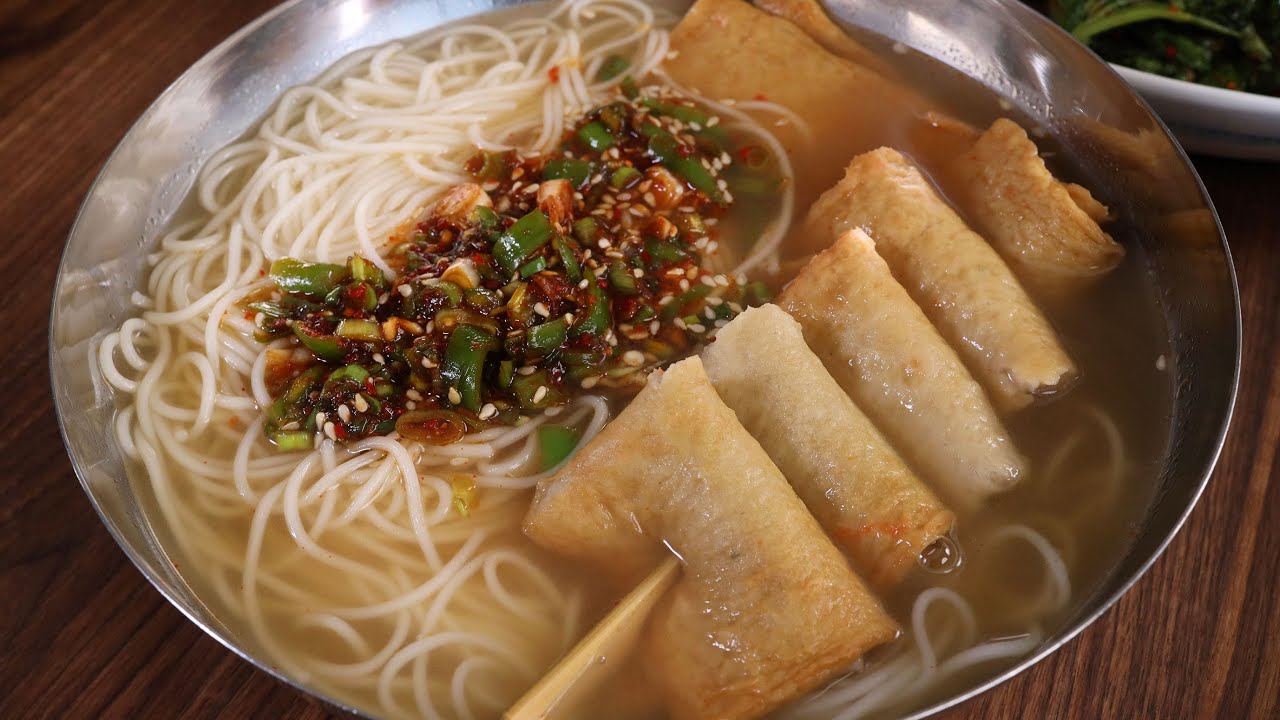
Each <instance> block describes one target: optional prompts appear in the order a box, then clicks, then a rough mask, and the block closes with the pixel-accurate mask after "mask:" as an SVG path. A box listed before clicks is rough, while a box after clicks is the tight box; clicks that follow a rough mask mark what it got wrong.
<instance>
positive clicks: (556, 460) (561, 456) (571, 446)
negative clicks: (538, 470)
mask: <svg viewBox="0 0 1280 720" xmlns="http://www.w3.org/2000/svg"><path fill="white" fill-rule="evenodd" d="M579 437H580V436H579V434H578V431H577V429H575V428H571V427H565V426H564V425H543V426H541V427H539V428H538V457H539V458H540V460H541V463H542V469H543V470H550V469H551V468H553V467H556V466H557V465H559V464H560V463H562V462H564V461H565V460H567V459H568V458H569V456H570V455H572V454H573V451H574V450H575V449H576V448H577V447H578V440H579Z"/></svg>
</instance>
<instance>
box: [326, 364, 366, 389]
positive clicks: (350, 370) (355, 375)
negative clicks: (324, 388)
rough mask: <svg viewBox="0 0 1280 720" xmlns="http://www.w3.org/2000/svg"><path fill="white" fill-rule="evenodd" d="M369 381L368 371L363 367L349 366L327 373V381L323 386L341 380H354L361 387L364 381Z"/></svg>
mask: <svg viewBox="0 0 1280 720" xmlns="http://www.w3.org/2000/svg"><path fill="white" fill-rule="evenodd" d="M368 379H369V371H368V370H365V369H364V368H363V367H361V366H359V365H356V364H351V365H343V366H342V367H340V368H338V369H337V370H334V371H333V372H331V373H329V379H328V380H326V381H325V383H324V384H325V385H331V384H334V383H339V382H342V381H343V380H354V381H355V383H356V384H357V385H363V384H364V381H365V380H368Z"/></svg>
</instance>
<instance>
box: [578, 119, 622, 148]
mask: <svg viewBox="0 0 1280 720" xmlns="http://www.w3.org/2000/svg"><path fill="white" fill-rule="evenodd" d="M578 139H579V140H581V141H582V143H583V144H584V145H586V146H587V147H589V148H591V149H592V150H595V151H596V152H602V151H604V150H608V149H609V148H611V147H613V146H614V145H615V144H616V143H617V142H618V141H617V140H616V139H615V138H614V137H613V135H610V134H609V128H606V127H605V126H604V123H601V122H598V121H592V122H589V123H587V124H586V125H583V126H582V127H581V128H579V130H578Z"/></svg>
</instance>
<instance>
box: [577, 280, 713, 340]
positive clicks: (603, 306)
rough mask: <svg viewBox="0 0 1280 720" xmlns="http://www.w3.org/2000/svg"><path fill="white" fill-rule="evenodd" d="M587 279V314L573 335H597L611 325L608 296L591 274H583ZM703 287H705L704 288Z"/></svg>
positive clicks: (583, 316)
mask: <svg viewBox="0 0 1280 720" xmlns="http://www.w3.org/2000/svg"><path fill="white" fill-rule="evenodd" d="M584 274H585V276H586V279H587V312H586V313H584V314H583V315H582V317H581V319H579V320H578V322H577V323H575V324H574V326H573V333H574V335H598V334H600V333H603V332H604V331H606V330H608V329H609V326H610V325H612V324H613V313H612V312H611V311H610V310H609V296H607V295H605V293H604V289H603V288H601V287H600V285H599V283H597V282H596V278H595V275H594V274H592V273H591V272H587V273H584ZM704 287H705V286H704Z"/></svg>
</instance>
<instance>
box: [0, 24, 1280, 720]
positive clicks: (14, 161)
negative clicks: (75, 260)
mask: <svg viewBox="0 0 1280 720" xmlns="http://www.w3.org/2000/svg"><path fill="white" fill-rule="evenodd" d="M271 4H272V0H248V1H244V2H233V3H212V2H188V0H107V1H105V2H96V1H94V0H78V1H75V0H53V1H52V2H37V1H36V0H25V1H24V0H19V1H18V2H7V3H6V2H4V1H3V0H0V268H3V277H6V278H8V280H7V281H6V287H7V289H6V291H5V292H4V294H3V297H2V298H0V308H3V309H0V316H2V317H3V320H2V321H0V346H3V347H5V348H6V350H7V352H8V360H6V361H5V362H4V363H3V365H4V369H3V370H0V387H3V396H4V398H5V400H6V407H7V408H8V410H7V411H6V412H5V414H4V418H3V419H0V444H2V446H3V452H2V453H0V718H26V717H59V718H61V717H68V718H117V717H118V718H142V717H147V718H153V717H154V718H214V717H223V718H240V717H250V716H252V717H270V718H320V717H325V716H326V712H325V710H324V709H323V708H322V707H321V706H320V705H319V704H318V703H316V702H315V701H313V700H310V699H308V698H307V697H305V696H303V695H302V694H300V693H298V692H296V691H294V690H293V689H291V688H289V687H286V686H284V685H282V684H280V683H278V682H276V681H275V680H273V679H272V678H270V677H269V676H267V675H265V674H264V673H262V672H259V671H258V670H256V669H254V668H253V667H252V666H250V665H249V664H248V663H246V662H244V661H243V660H240V659H239V658H238V657H236V656H234V655H233V654H232V653H231V652H229V651H227V650H226V649H224V648H223V647H222V646H221V645H219V644H218V643H217V642H215V641H214V640H212V639H210V638H209V637H207V636H205V635H204V634H203V633H202V632H201V631H200V630H198V629H197V628H196V627H195V626H194V625H192V624H190V623H189V622H187V621H186V620H185V618H183V617H182V616H181V615H180V614H179V613H178V611H177V610H175V609H174V608H173V607H171V606H170V605H169V604H168V603H167V602H166V601H165V600H164V599H163V598H162V597H161V596H160V594H159V593H157V592H156V591H155V590H154V589H152V588H151V586H150V585H149V584H148V583H147V581H146V580H145V579H143V577H142V575H141V574H139V573H138V571H137V570H135V569H134V568H133V566H132V565H131V564H130V563H129V561H128V560H127V559H126V558H125V555H124V553H123V552H121V550H120V549H119V548H117V547H116V545H115V543H114V542H113V541H112V539H111V537H110V536H109V535H108V534H107V532H106V531H105V530H104V529H103V527H102V526H101V524H100V523H99V522H98V519H97V517H96V516H95V514H94V512H93V510H92V508H91V507H90V505H89V503H88V501H87V500H86V498H85V496H84V494H83V492H82V491H81V489H80V485H79V483H78V482H77V481H76V477H75V475H74V474H73V472H72V470H71V466H70V463H69V462H68V460H67V457H66V455H65V452H64V450H63V446H62V442H61V439H60V437H59V435H58V430H57V423H56V421H55V418H54V412H53V406H52V400H51V398H50V394H49V389H48V388H49V379H48V370H47V359H46V355H45V344H46V326H47V323H48V310H49V302H50V295H51V291H52V286H53V280H54V275H55V271H56V268H57V263H58V258H59V256H60V254H61V251H62V246H63V243H64V241H65V238H66V236H67V233H68V231H69V229H70V226H71V222H72V220H73V218H74V216H75V212H76V209H77V207H78V206H79V204H80V201H81V199H82V198H83V196H84V194H85V192H86V191H87V190H88V188H89V184H90V183H91V182H92V180H93V177H94V175H95V174H96V173H97V171H98V168H99V167H100V166H101V165H102V163H103V162H104V161H105V160H106V158H107V155H108V153H109V152H110V151H111V149H112V148H113V147H114V146H115V144H116V142H117V141H118V140H119V139H120V137H121V136H122V135H123V134H124V132H125V131H126V130H127V129H128V128H129V126H130V124H131V123H132V122H133V120H134V119H135V118H136V117H137V116H138V115H139V114H140V113H141V112H142V111H143V110H144V109H145V108H146V107H147V105H148V104H149V103H150V102H151V101H152V99H153V98H155V96H156V95H157V94H159V93H160V92H161V91H162V90H163V89H164V88H165V86H166V85H168V84H169V83H170V82H171V81H173V80H174V79H175V78H176V77H177V76H178V75H179V74H180V73H181V72H182V71H183V69H185V68H186V67H187V66H188V65H189V64H191V63H192V62H194V61H195V60H196V59H197V58H199V57H200V56H201V55H202V54H203V53H204V52H206V51H207V50H208V49H210V48H212V47H213V46H214V45H215V44H217V43H218V42H219V41H221V40H222V39H223V38H225V37H226V36H228V35H229V34H231V33H232V32H234V31H235V30H236V29H237V28H239V27H240V26H242V25H243V24H245V23H246V22H248V21H250V20H252V19H253V18H254V17H256V16H257V15H258V14H260V13H262V12H263V11H265V10H266V9H268V8H269V6H270V5H271ZM1196 165H1197V167H1198V168H1199V170H1200V172H1201V174H1202V176H1203V178H1204V181H1205V183H1206V185H1207V186H1208V187H1209V190H1210V192H1211V193H1212V195H1213V198H1214V200H1215V202H1216V204H1217V208H1218V211H1219V213H1220V214H1221V216H1222V220H1223V223H1224V225H1225V226H1226V229H1227V234H1228V236H1229V237H1230V240H1231V247H1232V250H1233V252H1234V255H1235V260H1236V267H1237V269H1238V271H1239V277H1240V289H1241V294H1242V296H1243V298H1242V301H1243V307H1244V342H1245V355H1244V371H1243V379H1242V386H1241V388H1242V390H1241V393H1240V400H1239V404H1238V406H1237V410H1236V417H1235V422H1234V424H1233V427H1232V431H1231V434H1230V436H1229V439H1228V441H1227V446H1226V449H1225V451H1224V453H1223V456H1222V460H1221V462H1220V463H1219V465H1218V469H1217V472H1216V473H1215V475H1214V478H1213V481H1212V482H1211V483H1210V485H1209V489H1208V491H1207V493H1206V494H1205V496H1204V498H1203V499H1202V500H1201V502H1200V504H1199V506H1198V507H1197V508H1196V510H1195V513H1194V514H1193V515H1192V516H1191V519H1190V521H1189V522H1188V523H1187V525H1186V527H1185V529H1184V530H1183V531H1182V533H1181V534H1180V535H1179V536H1178V537H1177V539H1176V540H1175V541H1174V543H1173V544H1172V546H1171V547H1170V548H1169V550H1168V552H1166V553H1165V555H1164V557H1163V558H1161V559H1160V561H1159V562H1158V563H1156V565H1155V567H1154V568H1153V569H1152V571H1151V572H1149V573H1148V574H1147V575H1146V577H1144V578H1143V579H1142V581H1141V582H1139V583H1138V585H1137V586H1136V587H1135V588H1134V589H1133V591H1131V592H1130V593H1129V594H1128V595H1126V596H1125V597H1124V598H1123V599H1122V600H1121V601H1120V602H1119V603H1118V605H1116V607H1115V608H1113V609H1112V610H1111V611H1110V612H1108V613H1107V614H1106V615H1105V616H1104V617H1103V618H1102V619H1101V620H1100V621H1098V622H1096V623H1094V624H1093V626H1091V627H1090V628H1089V629H1088V630H1086V631H1085V632H1084V633H1083V634H1081V635H1080V636H1079V637H1078V638H1076V639H1075V640H1074V641H1072V642H1071V643H1070V644H1068V645H1067V646H1066V647H1065V648H1063V649H1062V650H1060V651H1059V652H1057V653H1056V654H1055V655H1053V656H1051V657H1050V658H1049V659H1048V660H1046V661H1045V662H1042V663H1040V664H1039V665H1038V666H1036V667H1035V668H1033V669H1032V670H1031V671H1029V672H1027V673H1024V674H1023V675H1021V676H1020V677H1018V678H1016V679H1015V680H1013V681H1011V682H1009V683H1006V684H1005V685H1003V686H1002V687H1000V688H998V689H997V690H995V691H994V692H991V693H988V694H986V695H984V696H982V697H981V698H979V699H977V700H975V701H972V702H970V703H967V704H966V705H964V706H962V707H961V708H960V709H959V710H957V711H956V712H954V713H953V714H952V715H951V717H957V718H968V717H973V718H987V717H1048V718H1190V717H1201V718H1233V719H1234V718H1246V717H1248V718H1274V717H1277V716H1278V715H1280V532H1278V531H1277V529H1276V526H1277V524H1280V479H1277V470H1280V463H1278V462H1277V454H1276V446H1277V443H1278V442H1280V165H1268V164H1256V163H1248V162H1238V161H1225V160H1215V159H1207V158H1198V159H1197V160H1196Z"/></svg>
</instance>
